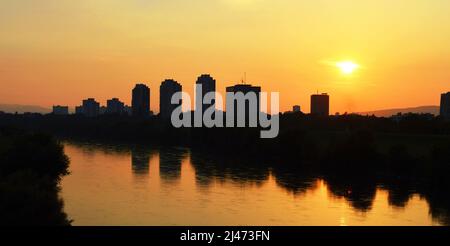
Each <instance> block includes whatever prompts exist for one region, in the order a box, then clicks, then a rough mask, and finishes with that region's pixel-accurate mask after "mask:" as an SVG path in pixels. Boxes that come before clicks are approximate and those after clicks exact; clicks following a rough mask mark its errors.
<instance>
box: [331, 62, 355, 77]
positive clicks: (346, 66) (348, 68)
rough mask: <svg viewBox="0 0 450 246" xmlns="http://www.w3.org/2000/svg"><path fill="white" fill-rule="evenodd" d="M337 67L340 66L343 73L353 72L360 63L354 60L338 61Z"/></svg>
mask: <svg viewBox="0 0 450 246" xmlns="http://www.w3.org/2000/svg"><path fill="white" fill-rule="evenodd" d="M336 67H337V68H339V70H341V72H342V73H343V74H352V73H353V72H354V71H355V70H356V69H358V68H359V65H358V64H356V63H354V62H352V61H342V62H338V63H336Z"/></svg>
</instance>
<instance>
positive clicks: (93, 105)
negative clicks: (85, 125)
mask: <svg viewBox="0 0 450 246" xmlns="http://www.w3.org/2000/svg"><path fill="white" fill-rule="evenodd" d="M75 113H76V114H82V115H84V116H86V117H96V116H98V115H99V114H100V103H98V102H97V101H95V99H94V98H88V99H85V100H83V102H82V105H81V106H78V107H76V108H75Z"/></svg>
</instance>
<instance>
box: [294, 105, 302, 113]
mask: <svg viewBox="0 0 450 246" xmlns="http://www.w3.org/2000/svg"><path fill="white" fill-rule="evenodd" d="M292 112H294V113H299V112H302V109H301V107H300V106H299V105H294V107H292Z"/></svg>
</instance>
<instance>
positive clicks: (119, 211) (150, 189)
mask: <svg viewBox="0 0 450 246" xmlns="http://www.w3.org/2000/svg"><path fill="white" fill-rule="evenodd" d="M65 146H66V153H67V154H68V155H69V157H70V158H71V167H70V169H71V171H72V174H71V175H70V176H68V177H67V178H65V179H64V180H63V184H62V188H63V191H62V194H63V198H64V200H65V204H66V210H67V212H68V214H69V215H70V216H71V217H72V219H74V224H76V225H127V224H129V225H340V224H350V225H434V224H447V225H448V224H450V223H449V222H450V220H449V204H450V203H449V202H448V198H447V197H446V196H443V194H440V193H439V192H436V191H428V190H426V188H422V189H419V187H420V186H419V185H418V184H416V183H415V182H411V181H410V180H408V179H405V180H403V179H399V178H386V177H383V178H379V177H378V176H376V175H369V174H367V173H366V174H364V175H361V176H356V177H354V176H346V175H334V176H333V175H329V174H320V173H318V172H317V170H315V169H314V167H312V166H310V165H307V164H295V165H285V164H283V163H275V164H265V163H262V162H249V161H239V157H234V158H229V157H228V158H226V159H227V161H225V158H224V157H220V156H214V155H209V154H206V153H202V152H196V151H192V150H188V149H184V148H155V147H149V146H133V145H117V144H109V145H108V144H101V145H99V144H91V143H73V142H70V143H66V144H65ZM130 159H131V161H130ZM130 166H131V168H130ZM127 170H128V171H127ZM130 170H131V172H130ZM136 178H145V180H147V181H148V182H144V183H142V182H141V183H140V185H139V186H138V185H136V182H135V180H136ZM130 208H132V209H130Z"/></svg>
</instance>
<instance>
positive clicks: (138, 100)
mask: <svg viewBox="0 0 450 246" xmlns="http://www.w3.org/2000/svg"><path fill="white" fill-rule="evenodd" d="M131 108H132V115H133V116H136V117H147V116H149V115H150V88H148V87H147V86H146V85H144V84H137V85H136V86H135V87H134V89H133V91H132V102H131Z"/></svg>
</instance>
